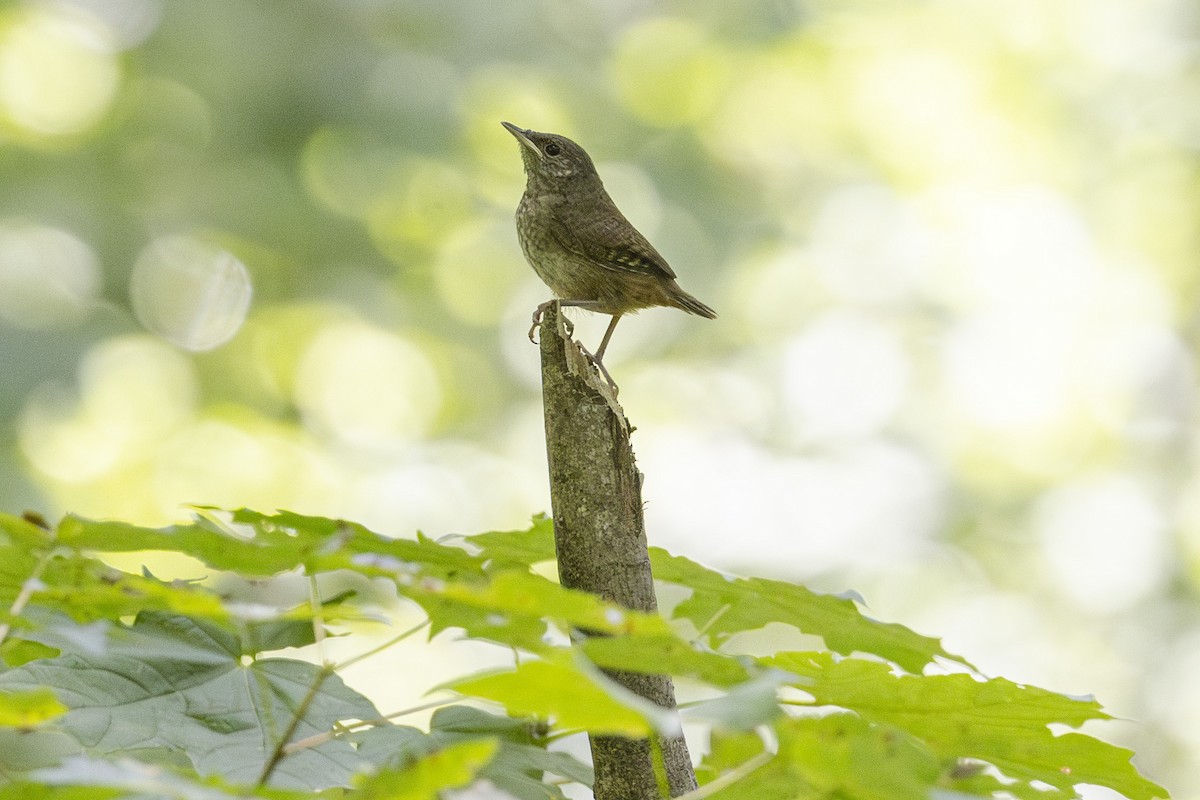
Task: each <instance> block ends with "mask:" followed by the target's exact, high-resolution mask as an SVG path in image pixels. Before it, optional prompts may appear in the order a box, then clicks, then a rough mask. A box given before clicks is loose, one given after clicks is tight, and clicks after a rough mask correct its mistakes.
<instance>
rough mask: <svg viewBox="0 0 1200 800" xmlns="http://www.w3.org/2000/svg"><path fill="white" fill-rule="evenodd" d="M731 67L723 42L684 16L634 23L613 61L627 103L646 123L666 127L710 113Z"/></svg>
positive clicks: (685, 123) (718, 98) (691, 121)
mask: <svg viewBox="0 0 1200 800" xmlns="http://www.w3.org/2000/svg"><path fill="white" fill-rule="evenodd" d="M728 71H729V66H728V58H727V56H726V55H725V52H724V50H723V49H722V48H721V45H720V43H719V42H716V41H713V40H712V39H710V38H709V37H708V36H707V35H706V34H705V33H704V31H703V30H702V29H701V28H699V27H698V26H697V25H696V24H695V23H693V22H691V21H688V20H684V19H671V18H663V19H653V20H649V21H647V22H643V23H641V24H640V25H636V26H634V27H633V28H631V29H629V30H628V31H627V32H626V34H625V36H624V38H623V39H622V40H621V42H620V44H619V45H618V47H617V52H616V55H615V57H614V61H613V79H614V81H615V82H616V85H617V90H618V91H619V92H620V93H621V97H622V99H623V100H624V101H625V103H626V105H628V106H629V109H630V110H631V111H632V112H633V113H634V114H636V115H637V116H638V117H640V118H641V119H642V120H643V121H645V122H648V123H650V124H651V125H659V126H662V127H673V126H677V125H687V124H689V123H694V122H697V121H698V120H700V119H703V118H704V117H705V116H707V115H708V114H709V113H710V112H711V111H712V109H713V108H714V107H715V106H716V104H717V103H718V101H719V100H720V99H721V95H722V93H723V92H724V90H725V86H726V84H727V83H728Z"/></svg>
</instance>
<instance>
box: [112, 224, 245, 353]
mask: <svg viewBox="0 0 1200 800" xmlns="http://www.w3.org/2000/svg"><path fill="white" fill-rule="evenodd" d="M252 294H253V287H252V286H251V283H250V273H249V272H248V271H247V270H246V267H245V265H244V264H242V262H241V261H239V260H238V259H237V258H236V257H235V256H234V255H233V254H231V253H229V252H228V251H226V250H222V249H220V248H218V247H215V246H213V245H210V244H207V243H205V242H202V241H200V240H198V239H194V238H192V237H190V236H171V237H164V238H161V239H156V240H154V241H153V242H151V243H150V244H149V245H148V246H147V247H146V249H145V250H143V251H142V254H141V255H140V256H138V259H137V262H136V263H135V264H134V265H133V274H132V276H131V278H130V296H131V298H132V301H133V309H134V312H135V313H136V314H137V317H138V319H139V320H140V321H141V323H142V324H143V325H145V326H146V327H147V328H148V329H149V330H151V331H153V332H154V333H157V334H158V335H159V336H161V337H163V338H164V339H166V340H167V341H169V342H174V343H175V344H177V345H179V346H180V347H183V348H185V349H187V350H193V351H204V350H211V349H213V348H214V347H218V346H220V345H222V344H224V343H225V342H227V341H229V340H230V339H231V338H233V336H234V334H236V333H237V332H238V329H240V328H241V326H242V323H243V322H244V321H245V319H246V312H247V311H248V310H249V308H250V297H251V295H252Z"/></svg>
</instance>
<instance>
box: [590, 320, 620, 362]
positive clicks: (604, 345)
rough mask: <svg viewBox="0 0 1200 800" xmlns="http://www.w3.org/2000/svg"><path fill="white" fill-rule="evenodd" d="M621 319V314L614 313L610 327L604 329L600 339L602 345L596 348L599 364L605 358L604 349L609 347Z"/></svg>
mask: <svg viewBox="0 0 1200 800" xmlns="http://www.w3.org/2000/svg"><path fill="white" fill-rule="evenodd" d="M620 320H621V315H620V314H613V315H612V321H611V322H609V323H608V328H607V329H606V330H605V331H604V338H603V339H601V340H600V346H599V347H597V348H596V363H597V364H599V363H600V361H601V360H602V359H603V358H604V351H605V350H606V349H608V340H609V339H611V338H612V333H613V329H615V328H616V327H617V323H618V322H620ZM604 374H605V375H607V374H608V373H607V372H606V373H604Z"/></svg>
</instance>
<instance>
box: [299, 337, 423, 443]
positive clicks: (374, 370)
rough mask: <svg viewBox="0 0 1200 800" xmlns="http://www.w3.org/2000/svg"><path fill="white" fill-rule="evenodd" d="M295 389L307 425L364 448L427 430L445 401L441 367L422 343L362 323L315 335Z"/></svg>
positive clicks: (303, 358) (303, 357)
mask: <svg viewBox="0 0 1200 800" xmlns="http://www.w3.org/2000/svg"><path fill="white" fill-rule="evenodd" d="M295 392H296V405H297V406H299V407H300V409H301V410H302V412H303V413H304V419H305V422H306V424H307V425H308V426H309V428H311V429H313V430H314V431H316V432H318V433H321V434H325V435H328V436H332V437H334V438H336V439H340V440H341V441H343V442H345V443H347V444H352V445H356V446H360V447H365V448H380V449H386V448H388V447H389V446H392V445H395V444H397V443H403V442H407V441H411V440H413V439H417V438H419V437H421V436H423V435H425V434H426V433H427V432H428V431H429V430H430V428H431V427H432V425H433V422H434V420H435V419H436V417H437V414H438V412H439V411H440V410H441V406H442V390H441V384H440V383H439V381H438V376H437V371H436V370H435V369H434V367H433V364H431V363H430V361H429V359H428V358H427V357H426V355H425V353H424V352H422V351H421V348H419V347H417V346H416V345H415V344H413V343H412V342H410V341H408V340H407V339H403V338H401V337H399V336H396V335H395V334H392V333H389V332H387V331H384V330H380V329H378V328H374V327H372V326H370V325H367V324H365V323H361V322H343V323H335V324H333V325H330V326H329V327H327V328H326V329H325V330H323V331H321V332H320V333H319V334H317V335H316V337H315V338H314V339H313V341H312V343H311V344H310V345H309V347H308V349H307V350H306V351H305V353H304V355H303V356H302V357H301V360H300V365H299V368H298V371H297V374H296V387H295Z"/></svg>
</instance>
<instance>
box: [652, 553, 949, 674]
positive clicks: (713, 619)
mask: <svg viewBox="0 0 1200 800" xmlns="http://www.w3.org/2000/svg"><path fill="white" fill-rule="evenodd" d="M650 559H651V564H652V566H653V569H654V577H655V579H657V580H660V581H668V582H670V583H677V584H679V585H681V586H684V587H687V588H689V589H691V590H692V595H691V597H689V598H688V599H687V600H684V601H683V602H682V603H680V604H679V605H678V606H676V607H675V610H674V614H675V616H676V617H679V618H684V619H689V620H691V621H692V622H693V623H695V625H696V626H697V627H698V628H700V629H701V630H703V631H704V634H705V636H706V637H707V638H708V639H709V640H710V641H712V642H713V643H714V644H716V645H719V644H720V643H721V642H723V641H724V640H725V639H727V638H729V637H730V636H732V635H733V634H735V633H741V632H743V631H752V630H757V629H758V628H761V627H763V626H765V625H767V624H769V623H771V622H782V623H784V624H787V625H793V626H795V627H796V628H798V629H800V630H801V631H803V632H804V633H809V634H815V635H817V636H820V637H821V638H823V639H824V640H825V644H826V645H827V646H828V647H829V648H830V649H832V650H834V651H836V652H839V653H845V654H850V653H854V652H864V653H875V654H877V655H880V656H883V657H884V658H886V659H889V660H891V661H894V662H896V663H897V664H899V665H900V666H901V667H903V668H905V669H906V670H909V671H910V672H920V671H921V670H922V669H923V668H924V667H925V665H927V664H929V663H930V662H931V661H933V659H934V658H935V657H939V656H940V657H943V658H955V657H954V656H951V655H950V654H949V653H947V652H946V651H945V650H943V649H942V646H941V643H940V642H939V641H938V640H937V639H931V638H929V637H927V636H921V635H919V634H917V633H914V632H913V631H911V630H909V629H908V628H906V627H904V626H903V625H897V624H895V623H884V622H877V621H875V620H873V619H870V618H868V617H866V616H863V614H862V613H861V612H860V611H859V610H858V606H856V605H855V603H854V602H853V601H851V600H848V599H845V598H840V597H835V596H833V595H827V594H818V593H816V592H813V591H811V590H809V589H806V588H805V587H803V586H800V585H798V584H794V583H786V582H784V581H773V580H767V579H765V578H736V577H730V576H726V575H722V574H721V573H719V572H716V571H714V570H710V569H707V568H705V567H702V566H700V565H699V564H697V563H696V562H694V561H690V560H689V559H686V558H684V557H682V556H673V555H671V554H670V553H667V552H666V551H664V550H659V549H657V548H651V551H650Z"/></svg>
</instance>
